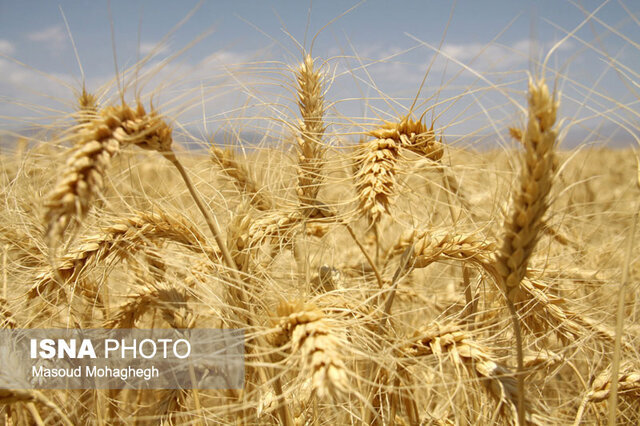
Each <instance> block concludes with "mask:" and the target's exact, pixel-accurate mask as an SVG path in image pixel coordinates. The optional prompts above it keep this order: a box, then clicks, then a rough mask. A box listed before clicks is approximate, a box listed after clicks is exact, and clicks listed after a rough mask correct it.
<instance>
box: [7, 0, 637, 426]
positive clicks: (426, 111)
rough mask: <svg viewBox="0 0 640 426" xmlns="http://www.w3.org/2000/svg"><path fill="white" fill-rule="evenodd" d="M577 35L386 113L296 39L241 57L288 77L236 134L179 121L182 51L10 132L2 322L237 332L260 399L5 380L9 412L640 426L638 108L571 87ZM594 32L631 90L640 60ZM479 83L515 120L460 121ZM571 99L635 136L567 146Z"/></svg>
mask: <svg viewBox="0 0 640 426" xmlns="http://www.w3.org/2000/svg"><path fill="white" fill-rule="evenodd" d="M620 4H621V5H622V6H624V4H623V3H620ZM625 10H626V9H625ZM353 13H358V10H357V9H356V10H355V11H353ZM629 13H630V16H631V17H632V18H633V20H634V21H635V25H637V24H638V22H639V21H638V18H640V17H639V16H638V15H634V14H633V13H631V12H629ZM587 15H588V13H587ZM594 16H597V15H594ZM594 16H587V17H585V18H584V20H583V21H582V22H581V25H585V24H589V23H590V22H593V21H594V20H595V18H594ZM114 19H115V20H116V21H117V16H115V17H114ZM609 24H613V23H609ZM572 30H573V29H571V28H569V29H566V31H565V33H566V34H565V35H563V36H562V37H560V38H559V39H558V41H557V44H555V45H554V44H552V45H549V46H546V45H545V46H541V47H540V52H538V53H539V55H538V56H535V57H534V56H532V58H531V59H530V61H529V63H528V67H529V69H511V70H509V73H510V74H509V75H510V76H513V77H514V79H513V80H512V81H511V82H508V83H505V84H504V85H502V84H497V83H491V82H490V81H489V79H488V78H486V77H484V76H480V77H482V78H483V79H484V80H482V79H481V78H480V77H478V78H479V79H480V80H481V83H482V90H476V89H475V88H472V87H462V88H459V87H457V86H455V85H453V86H450V87H448V88H447V90H453V91H454V92H455V91H456V90H457V91H458V93H457V94H456V93H453V94H451V93H452V92H451V91H449V92H446V95H445V94H444V92H442V93H443V95H442V98H439V97H438V96H427V95H425V94H424V93H422V92H421V90H422V87H421V86H416V87H409V88H406V89H407V93H410V95H409V96H407V97H405V98H398V99H392V100H389V99H386V100H385V101H386V104H384V105H386V106H387V107H388V109H387V110H383V108H384V105H383V106H378V105H377V104H376V106H375V107H373V106H372V107H371V108H372V110H374V111H376V112H377V113H376V114H372V115H373V117H372V116H371V115H369V116H360V117H359V116H345V115H343V113H342V112H341V110H340V109H339V108H338V106H339V104H340V101H341V99H340V97H341V91H340V90H333V89H334V86H335V85H337V84H338V83H336V80H338V78H339V76H340V75H345V76H350V75H352V74H353V73H354V72H355V68H358V70H360V69H361V68H366V66H365V65H362V66H357V65H355V64H356V61H354V62H349V64H350V65H349V66H345V65H344V64H343V65H341V66H337V65H336V64H337V63H338V62H340V61H341V60H343V59H344V57H343V56H334V57H322V56H320V55H319V54H318V53H317V52H316V51H313V50H312V49H311V48H310V45H304V43H303V42H302V41H301V42H300V44H299V47H300V48H299V52H298V51H297V50H295V49H294V50H295V51H296V56H295V57H294V56H292V57H291V61H290V62H288V63H285V62H279V61H278V62H276V61H262V60H257V61H247V62H244V63H241V64H227V65H228V67H225V68H224V69H225V72H226V73H227V74H228V76H231V77H234V78H237V81H240V80H241V79H242V77H243V76H245V75H250V76H252V77H255V78H261V79H263V80H260V81H261V82H263V83H264V82H265V81H267V82H271V83H269V84H266V85H265V86H247V85H244V84H240V83H238V87H240V89H238V88H236V90H238V93H240V92H242V93H243V94H245V95H246V94H247V93H248V94H249V96H247V99H248V101H247V102H248V104H246V105H244V106H243V107H242V108H241V109H239V110H236V111H229V115H230V116H232V117H234V118H232V119H229V120H227V125H228V127H227V128H226V130H225V131H221V132H217V133H216V132H215V131H210V129H208V127H207V123H208V121H207V119H206V118H202V117H204V116H205V115H206V111H204V107H203V108H202V114H203V115H202V116H201V117H200V118H196V119H194V120H196V121H197V120H199V119H201V121H200V122H196V124H198V125H199V126H200V130H201V131H194V122H186V121H185V120H183V119H182V118H181V117H183V116H181V115H180V114H181V113H182V112H183V111H184V110H188V109H194V110H196V111H197V110H198V109H199V107H200V106H203V105H204V101H202V102H201V99H202V96H204V95H203V85H202V84H199V85H198V86H197V87H195V88H193V89H185V90H184V91H183V92H180V91H178V90H177V87H178V85H179V83H178V80H171V79H168V77H167V76H166V75H165V76H164V77H163V78H166V79H168V80H165V81H164V82H161V83H166V84H158V85H155V86H154V84H155V83H156V80H154V79H155V78H157V76H158V75H161V76H162V68H163V67H165V66H166V65H167V63H169V64H171V60H172V56H171V53H165V55H167V56H166V58H168V60H167V61H158V62H153V61H150V60H149V59H147V58H145V59H141V60H139V61H138V62H137V63H135V64H133V65H129V66H128V67H124V68H122V67H121V68H120V69H118V71H117V72H118V73H119V75H114V78H113V79H112V80H111V81H110V82H108V83H106V84H105V85H104V86H102V87H90V86H88V85H84V86H83V83H81V84H78V85H76V86H74V87H71V90H69V91H68V97H67V99H66V101H67V105H68V109H67V110H65V111H59V110H55V111H49V112H48V114H47V120H42V121H41V122H37V121H36V127H35V129H32V130H31V131H30V132H28V133H26V134H25V133H23V134H21V133H20V132H16V131H13V130H11V131H10V130H7V131H5V132H3V133H2V135H1V136H0V137H2V148H3V150H2V153H1V155H0V161H1V166H0V171H1V174H0V178H1V180H2V182H1V184H0V188H1V189H2V193H1V198H0V199H1V201H2V205H3V208H2V209H0V259H1V260H0V262H1V267H0V270H1V271H2V276H1V277H0V279H1V282H2V283H1V288H0V327H2V328H10V329H18V328H177V329H184V328H239V329H244V330H245V369H246V371H245V384H244V388H243V389H242V390H220V391H216V390H194V389H178V390H136V389H125V390H40V391H38V390H24V389H0V423H2V424H6V425H30V424H38V425H53V424H64V425H80V424H96V425H112V424H114V425H115V424H134V425H145V424H197V425H205V424H206V425H214V424H223V425H227V424H237V425H253V424H257V425H262V424H264V425H271V424H281V425H287V426H289V425H320V424H323V425H324V424H327V425H349V424H366V425H369V424H376V425H430V424H437V425H444V424H451V425H464V424H483V425H484V424H520V425H525V424H536V425H547V424H558V425H560V424H575V425H591V424H607V423H608V424H610V425H611V424H629V425H634V424H639V423H640V354H639V352H638V347H640V346H639V343H640V300H639V299H638V297H639V296H640V289H639V288H638V282H639V279H640V262H638V253H640V250H638V249H637V245H638V244H637V241H636V236H637V234H638V232H639V231H638V230H637V228H638V227H637V221H638V211H639V209H640V160H639V159H638V144H637V142H636V140H637V137H638V131H639V129H640V126H639V124H638V123H639V122H640V112H639V110H638V100H639V98H638V97H637V95H636V96H635V100H634V101H629V102H626V101H620V100H616V99H612V98H610V97H608V96H607V94H606V93H601V92H599V91H598V90H599V89H598V88H597V87H596V88H595V89H593V90H592V91H587V90H586V89H585V91H584V92H582V98H578V99H576V96H575V95H574V94H573V93H571V92H570V91H569V90H568V89H567V91H568V92H569V93H570V94H569V95H565V93H564V91H563V90H562V89H563V88H566V86H567V85H569V84H571V83H574V80H573V76H572V74H571V71H570V70H567V69H566V68H564V67H563V66H562V65H558V64H554V63H553V62H554V61H552V60H551V61H547V60H545V58H547V54H549V55H552V53H553V52H554V51H556V50H558V49H559V48H560V47H562V46H563V45H564V44H568V43H570V42H574V43H576V42H577V36H575V35H574V34H573V33H571V31H572ZM606 30H607V32H608V34H614V35H617V36H620V37H621V38H622V37H623V36H624V33H623V32H620V33H618V30H616V28H615V27H612V26H607V27H606ZM523 32H524V33H525V34H524V36H525V37H526V36H527V34H526V31H525V30H524V29H523ZM318 34H319V35H318V36H319V37H322V35H323V32H322V31H319V33H318ZM638 42H639V41H638V40H637V41H635V42H634V41H633V40H632V39H629V38H628V37H627V38H626V39H625V46H626V47H627V49H628V50H630V51H631V52H633V54H635V55H637V54H638V52H639V51H640V48H639V47H640V46H639V44H638ZM585 45H586V47H585V49H586V50H587V51H589V52H590V53H591V54H597V55H601V56H602V60H603V61H607V63H608V64H609V65H608V66H609V67H610V69H612V70H613V71H612V72H613V73H614V74H615V72H617V73H618V78H620V79H621V80H623V81H624V83H625V84H627V85H628V87H629V91H630V92H631V93H636V94H637V93H638V92H637V90H638V89H637V87H638V83H639V82H640V78H638V73H637V71H636V70H634V69H632V68H629V67H626V66H625V62H623V61H622V60H621V59H620V60H618V59H617V56H616V55H607V52H606V50H605V49H604V48H602V49H601V47H599V45H598V44H597V39H594V40H592V41H591V42H586V43H585ZM189 47H190V46H185V47H184V50H185V51H188V49H189ZM435 50H436V52H440V53H441V54H442V55H444V56H446V55H447V54H446V51H445V50H444V49H440V50H439V48H437V47H436V48H435ZM160 51H161V49H158V50H157V51H156V52H152V53H151V54H150V55H151V56H150V57H149V58H152V57H155V56H154V55H157V54H159V52H160ZM486 54H491V52H490V51H487V52H486ZM538 57H539V59H538ZM549 57H550V56H549ZM349 58H350V59H351V60H354V57H351V56H350V57H349ZM355 59H357V60H360V62H361V63H362V62H363V61H364V62H366V61H365V60H364V59H363V58H360V57H357V56H355ZM448 59H450V60H452V61H453V60H454V59H455V58H453V57H450V58H448ZM341 67H342V68H341ZM349 67H351V68H349ZM463 69H464V70H465V71H466V72H475V71H474V68H473V65H469V66H465V67H463ZM341 70H346V71H341ZM419 72H420V74H421V75H423V74H425V73H426V74H427V75H431V76H433V74H434V71H431V74H429V72H430V71H429V70H428V69H420V70H419ZM341 73H343V74H341ZM476 74H479V73H477V72H476ZM436 77H437V78H436V80H438V78H439V76H436ZM145 79H146V80H145ZM273 80H275V83H273V82H272V81H273ZM355 80H356V79H355V78H354V79H353V80H350V81H354V84H355V83H357V81H355ZM140 81H145V85H142V84H141V85H139V86H138V83H139V82H140ZM237 81H236V82H237ZM172 84H173V85H174V86H173V88H172ZM273 86H278V87H280V88H285V89H286V90H285V92H286V93H285V94H284V95H282V97H278V96H281V95H277V94H276V93H275V92H273V91H272V92H270V90H271V89H272V87H273ZM576 86H578V84H577V83H576ZM263 87H266V89H265V90H262V88H263ZM451 87H453V89H451ZM174 88H176V90H175V91H174ZM204 90H205V91H206V96H207V97H209V98H211V99H214V100H215V96H216V93H218V92H224V91H225V90H227V86H224V85H215V84H212V85H211V86H207V87H206V88H205V89H204ZM485 92H486V93H489V94H498V95H500V96H504V97H505V99H506V100H503V103H502V104H500V105H499V108H497V109H504V110H505V111H506V110H508V111H507V112H506V113H505V114H506V117H508V118H497V117H498V116H497V115H491V111H487V117H488V119H487V120H488V124H486V125H485V127H482V128H481V129H479V131H478V133H475V132H474V131H467V132H466V133H464V134H455V131H453V130H450V125H452V123H447V122H444V121H443V118H442V117H445V116H441V115H440V114H441V113H442V112H443V111H446V110H447V108H448V106H449V104H451V103H455V102H458V101H460V102H463V100H465V99H469V98H471V99H472V100H473V99H475V100H477V98H476V95H478V96H480V95H482V94H483V93H485ZM166 93H170V95H168V96H169V97H171V96H175V97H176V98H177V101H175V102H172V101H168V100H166V98H163V97H162V96H163V94H166ZM175 93H179V95H176V94H175ZM270 93H271V94H273V96H274V99H266V97H267V96H268V95H269V94H270ZM436 93H437V94H439V93H440V92H438V91H436ZM381 96H382V95H381ZM449 96H450V97H449ZM276 97H277V98H276ZM374 98H376V97H375V96H371V97H367V96H365V95H362V96H359V97H356V98H355V99H350V100H349V101H350V102H357V103H359V104H362V105H369V104H370V103H374V102H375V101H376V100H377V98H376V99H374ZM593 98H598V99H599V101H598V102H595V101H594V102H593V103H591V100H592V99H593ZM154 99H161V101H159V102H157V101H154ZM162 99H164V100H162ZM605 101H606V102H605ZM14 102H17V100H14ZM478 102H479V101H478ZM607 102H608V103H607ZM571 104H573V105H574V106H575V105H578V106H581V107H583V109H584V110H588V111H589V114H590V115H589V116H590V117H592V118H593V117H595V118H597V119H598V120H600V123H604V128H608V127H606V125H613V124H615V125H619V126H620V127H623V128H624V129H625V130H626V131H627V132H628V134H629V135H631V136H630V138H631V140H632V143H631V144H627V145H625V146H624V147H622V148H620V147H615V148H614V147H612V146H611V145H612V143H613V142H616V141H614V140H612V139H611V138H609V139H608V136H607V135H606V131H604V130H603V131H602V132H598V131H593V132H591V133H584V132H583V133H580V135H583V136H581V137H583V140H581V141H578V143H574V144H571V143H567V139H568V138H569V135H571V133H570V131H571V129H576V128H577V127H579V126H580V125H581V122H582V121H583V120H582V118H581V117H582V116H578V115H576V114H573V113H570V114H569V113H567V111H569V110H570V108H569V107H568V105H571ZM336 105H338V106H336ZM596 107H599V108H600V109H599V110H598V108H596ZM469 114H471V113H469ZM500 117H502V116H500ZM476 118H477V117H467V118H465V111H464V110H462V112H461V115H460V117H457V118H456V120H462V121H465V120H469V121H470V122H474V121H473V120H475V119H476ZM485 118H486V117H485ZM189 120H191V119H189ZM247 123H248V124H247ZM32 124H33V123H32ZM247 128H249V130H251V131H252V132H253V133H252V134H254V135H255V134H257V140H250V141H249V140H247V138H245V136H244V135H246V134H247V132H246V131H247ZM7 129H8V127H7ZM480 130H481V131H480ZM602 140H604V143H596V142H598V141H599V142H602ZM487 142H488V143H487ZM11 374H12V368H11V365H10V364H9V363H7V362H5V363H4V364H3V365H0V382H2V380H5V381H6V380H11Z"/></svg>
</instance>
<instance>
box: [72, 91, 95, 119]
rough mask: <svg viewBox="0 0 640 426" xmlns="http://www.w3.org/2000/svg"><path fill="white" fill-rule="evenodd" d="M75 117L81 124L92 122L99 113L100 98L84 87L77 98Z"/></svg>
mask: <svg viewBox="0 0 640 426" xmlns="http://www.w3.org/2000/svg"><path fill="white" fill-rule="evenodd" d="M76 102H77V103H76V112H75V114H74V115H75V119H76V121H77V122H78V124H80V125H86V124H88V123H91V122H92V121H93V120H94V119H95V118H96V117H97V115H98V99H97V98H96V96H95V95H93V94H91V93H89V92H87V90H86V88H84V87H83V88H82V92H81V93H80V95H78V99H77V100H76Z"/></svg>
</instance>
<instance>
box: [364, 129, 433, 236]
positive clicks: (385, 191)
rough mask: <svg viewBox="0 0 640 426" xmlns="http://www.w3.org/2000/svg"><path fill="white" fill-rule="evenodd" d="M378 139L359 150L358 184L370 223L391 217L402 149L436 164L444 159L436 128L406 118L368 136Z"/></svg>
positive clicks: (365, 143)
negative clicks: (435, 132)
mask: <svg viewBox="0 0 640 426" xmlns="http://www.w3.org/2000/svg"><path fill="white" fill-rule="evenodd" d="M367 135H368V136H371V137H373V138H374V139H372V140H370V141H367V142H363V143H361V144H360V146H359V147H358V148H357V151H356V158H355V164H354V166H355V170H356V176H355V182H356V190H357V192H358V198H359V201H360V204H359V206H360V211H361V212H362V213H363V214H364V215H365V216H366V217H367V218H368V220H369V223H370V224H376V223H378V222H379V221H380V218H381V216H382V215H383V214H384V213H387V214H390V207H391V205H392V203H393V199H394V195H395V183H396V178H395V176H396V173H397V169H398V162H399V160H400V154H401V150H402V149H406V150H409V151H412V152H415V153H417V154H419V155H421V156H424V157H426V158H428V159H430V160H432V161H438V160H440V159H441V158H442V155H443V154H444V150H443V147H442V143H441V142H440V141H438V140H436V138H435V134H434V132H433V127H431V128H430V129H429V128H427V127H426V126H425V125H424V124H423V123H422V122H420V121H413V120H411V119H410V118H408V117H407V118H404V119H402V120H400V121H399V122H398V123H391V122H386V123H384V124H383V125H382V126H380V127H379V128H378V129H375V130H373V131H371V132H368V133H367Z"/></svg>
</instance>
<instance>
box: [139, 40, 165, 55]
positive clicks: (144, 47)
mask: <svg viewBox="0 0 640 426" xmlns="http://www.w3.org/2000/svg"><path fill="white" fill-rule="evenodd" d="M168 51H169V44H168V43H164V44H161V45H160V44H158V43H152V42H144V43H140V55H142V56H147V55H148V54H150V53H151V52H153V54H154V56H155V55H161V54H163V53H166V52H168Z"/></svg>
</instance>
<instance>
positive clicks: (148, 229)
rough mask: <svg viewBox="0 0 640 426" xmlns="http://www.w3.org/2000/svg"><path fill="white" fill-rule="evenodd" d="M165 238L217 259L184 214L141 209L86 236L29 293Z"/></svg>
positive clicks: (55, 286)
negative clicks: (181, 215) (177, 214)
mask: <svg viewBox="0 0 640 426" xmlns="http://www.w3.org/2000/svg"><path fill="white" fill-rule="evenodd" d="M156 239H165V240H171V241H174V242H177V243H179V244H181V245H183V246H184V247H186V248H188V249H190V250H192V251H195V252H201V253H205V254H206V255H207V256H208V257H209V258H211V259H215V257H216V255H215V253H214V252H213V251H212V250H211V249H210V248H209V246H208V245H207V242H206V239H205V237H204V236H203V235H202V234H201V233H200V232H199V230H198V229H197V228H196V227H194V226H193V225H192V224H191V223H190V222H188V221H187V220H186V219H185V218H183V217H180V216H172V215H169V214H166V213H147V212H138V213H137V214H135V215H134V216H132V217H130V218H123V219H120V220H119V221H117V222H116V223H114V224H112V225H110V226H107V227H105V228H104V229H103V230H102V231H101V232H99V233H96V234H94V235H90V236H88V237H85V238H84V239H83V240H82V242H81V243H80V245H79V246H78V248H76V249H74V250H72V251H70V252H69V253H67V254H65V255H64V256H63V257H62V259H61V260H60V262H59V263H58V264H57V265H56V267H55V268H53V269H50V270H48V271H45V272H42V273H41V274H39V275H38V277H37V278H36V283H35V284H34V286H33V287H32V288H31V289H30V291H29V293H28V297H29V299H33V298H35V297H37V296H38V295H40V294H49V293H51V292H52V291H53V290H55V289H59V290H63V289H62V288H59V287H58V285H59V284H60V283H58V280H57V278H58V277H60V278H62V279H63V280H65V281H70V282H71V281H75V279H77V278H78V277H79V275H80V274H81V273H82V272H84V271H86V270H87V268H88V267H89V266H90V265H96V264H99V263H101V262H103V261H105V260H108V259H114V260H115V259H122V258H125V257H127V256H131V255H132V254H134V253H135V252H136V251H139V250H141V249H144V248H145V247H146V246H147V242H148V241H153V240H156Z"/></svg>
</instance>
